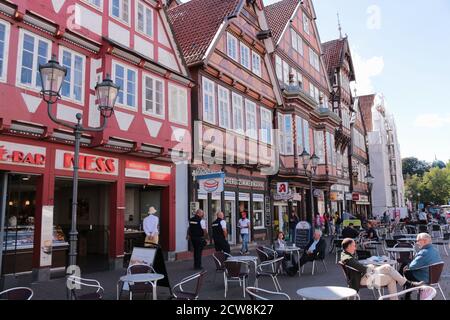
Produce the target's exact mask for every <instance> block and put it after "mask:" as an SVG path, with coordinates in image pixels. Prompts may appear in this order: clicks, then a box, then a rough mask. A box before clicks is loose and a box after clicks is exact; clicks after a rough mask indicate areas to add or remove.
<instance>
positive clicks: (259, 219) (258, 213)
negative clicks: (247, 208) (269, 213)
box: [253, 201, 264, 229]
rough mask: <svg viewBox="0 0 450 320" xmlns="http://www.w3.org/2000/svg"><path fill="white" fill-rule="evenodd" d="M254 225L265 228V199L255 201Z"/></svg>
mask: <svg viewBox="0 0 450 320" xmlns="http://www.w3.org/2000/svg"><path fill="white" fill-rule="evenodd" d="M253 227H254V228H255V229H258V228H264V201H257V202H255V201H253Z"/></svg>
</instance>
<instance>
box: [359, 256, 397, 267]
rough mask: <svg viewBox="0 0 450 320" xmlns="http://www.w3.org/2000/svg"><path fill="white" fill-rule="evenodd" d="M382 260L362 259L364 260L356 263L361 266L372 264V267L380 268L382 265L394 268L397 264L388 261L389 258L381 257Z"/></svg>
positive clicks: (390, 260)
mask: <svg viewBox="0 0 450 320" xmlns="http://www.w3.org/2000/svg"><path fill="white" fill-rule="evenodd" d="M382 258H383V259H376V260H373V259H370V258H368V259H364V260H359V261H358V262H359V263H361V264H363V265H365V266H366V265H368V264H373V265H374V266H382V265H384V264H389V265H391V266H395V265H396V264H397V261H395V260H393V259H389V257H382Z"/></svg>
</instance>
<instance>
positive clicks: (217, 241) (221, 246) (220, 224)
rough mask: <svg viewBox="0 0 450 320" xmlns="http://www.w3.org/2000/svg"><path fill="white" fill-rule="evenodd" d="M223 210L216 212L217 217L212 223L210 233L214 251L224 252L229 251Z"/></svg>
mask: <svg viewBox="0 0 450 320" xmlns="http://www.w3.org/2000/svg"><path fill="white" fill-rule="evenodd" d="M223 217H224V215H223V212H222V211H220V212H218V213H217V219H216V220H215V221H214V222H213V223H212V225H211V227H212V233H213V239H214V246H215V248H216V251H223V252H226V253H228V254H229V253H230V244H229V243H228V241H227V237H228V232H227V223H226V221H225V220H224V219H223Z"/></svg>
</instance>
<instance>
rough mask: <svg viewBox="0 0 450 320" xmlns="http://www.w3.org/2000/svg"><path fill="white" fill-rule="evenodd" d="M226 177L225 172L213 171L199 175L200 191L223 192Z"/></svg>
mask: <svg viewBox="0 0 450 320" xmlns="http://www.w3.org/2000/svg"><path fill="white" fill-rule="evenodd" d="M224 178H225V174H224V173H213V174H205V175H201V176H197V181H198V191H199V192H202V193H204V192H206V193H216V192H222V191H223V181H224Z"/></svg>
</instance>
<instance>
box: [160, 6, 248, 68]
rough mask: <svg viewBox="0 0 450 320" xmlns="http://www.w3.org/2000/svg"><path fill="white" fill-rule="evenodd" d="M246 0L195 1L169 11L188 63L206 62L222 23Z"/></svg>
mask: <svg viewBox="0 0 450 320" xmlns="http://www.w3.org/2000/svg"><path fill="white" fill-rule="evenodd" d="M242 2H243V0H191V1H189V2H186V3H183V4H181V5H179V6H177V7H175V8H172V9H170V10H169V11H168V14H169V19H170V22H171V23H172V26H173V29H174V32H175V36H176V38H177V41H178V43H179V45H180V47H181V50H182V51H183V55H184V58H185V60H186V63H187V64H188V65H192V64H194V63H196V62H200V61H202V59H203V58H204V56H205V54H206V51H207V50H208V48H209V46H210V44H211V43H212V41H213V39H214V37H215V35H216V34H217V32H218V31H219V28H220V26H221V25H222V23H223V22H225V21H226V20H227V19H228V18H229V17H233V16H235V15H236V13H237V11H238V9H239V8H240V4H241V3H242Z"/></svg>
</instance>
